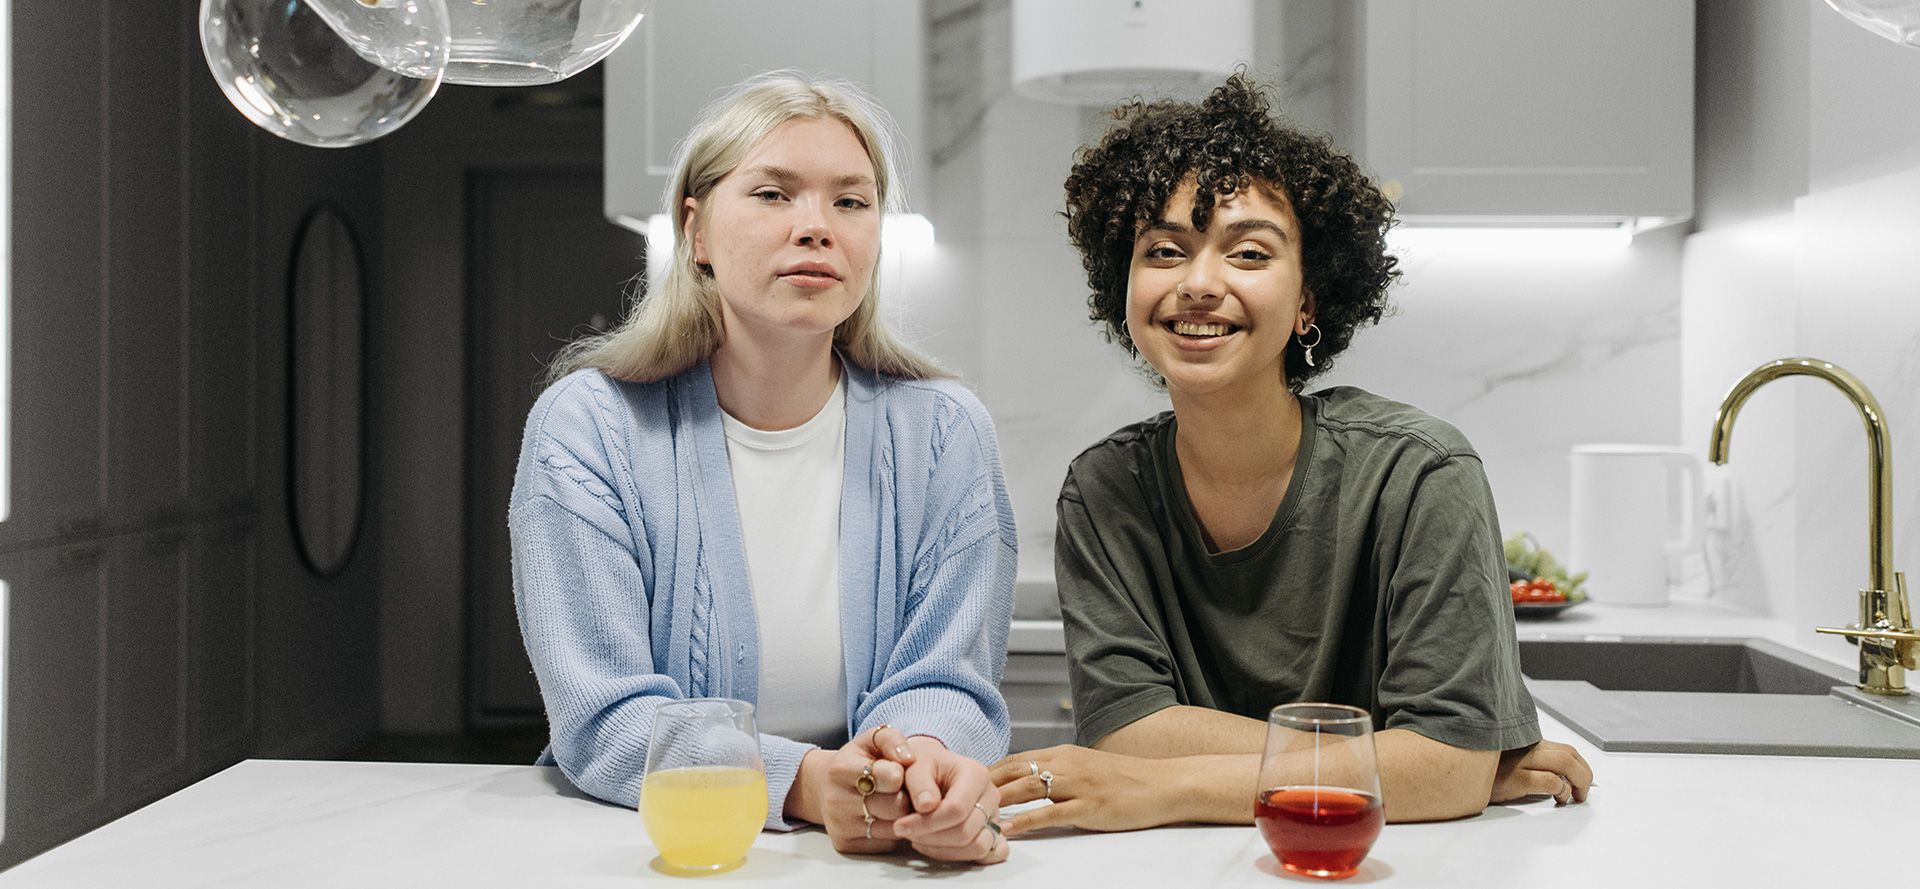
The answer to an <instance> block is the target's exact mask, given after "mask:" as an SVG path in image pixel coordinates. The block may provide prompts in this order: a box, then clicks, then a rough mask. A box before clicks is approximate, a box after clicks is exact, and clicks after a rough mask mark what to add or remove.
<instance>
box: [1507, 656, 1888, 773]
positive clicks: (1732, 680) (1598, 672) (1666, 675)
mask: <svg viewBox="0 0 1920 889" xmlns="http://www.w3.org/2000/svg"><path fill="white" fill-rule="evenodd" d="M1520 671H1521V672H1522V673H1523V674H1525V676H1526V679H1527V688H1528V690H1530V691H1531V692H1532V693H1533V698H1534V702H1535V703H1537V704H1539V706H1540V709H1542V710H1544V711H1546V712H1547V713H1550V714H1552V715H1553V717H1554V718H1555V719H1558V720H1560V722H1562V723H1564V724H1566V726H1567V727H1568V728H1571V729H1573V730H1574V731H1576V732H1578V733H1580V735H1581V736H1582V737H1585V738H1586V739H1587V740H1588V741H1591V742H1593V744H1594V746H1597V747H1599V748H1600V749H1602V750H1606V751H1610V752H1611V751H1621V752H1651V753H1746V754H1771V755H1793V756H1868V757H1892V758H1901V759H1920V701H1916V700H1915V699H1914V697H1913V696H1911V695H1909V696H1907V697H1904V698H1887V697H1881V696H1878V695H1867V694H1864V693H1862V692H1860V691H1858V690H1857V689H1855V688H1854V687H1853V682H1854V676H1853V675H1852V672H1851V671H1849V670H1848V669H1847V668H1845V667H1842V666H1838V665H1836V664H1830V663H1827V662H1826V661H1822V660H1820V659H1819V658H1815V657H1812V656H1811V655H1807V654H1803V653H1801V652H1798V651H1794V650H1793V649H1790V648H1787V647H1786V646H1783V645H1777V644H1775V643H1772V642H1768V641H1766V640H1764V639H1737V638H1735V639H1712V638H1673V637H1651V636H1649V637H1608V638H1605V639H1585V640H1562V639H1529V640H1522V641H1521V642H1520Z"/></svg>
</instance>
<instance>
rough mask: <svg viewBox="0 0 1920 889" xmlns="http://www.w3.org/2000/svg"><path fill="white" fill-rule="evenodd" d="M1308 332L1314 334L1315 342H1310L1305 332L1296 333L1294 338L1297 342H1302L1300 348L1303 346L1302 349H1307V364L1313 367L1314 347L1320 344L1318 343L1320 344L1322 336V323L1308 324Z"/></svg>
mask: <svg viewBox="0 0 1920 889" xmlns="http://www.w3.org/2000/svg"><path fill="white" fill-rule="evenodd" d="M1307 333H1311V334H1313V342H1311V343H1309V342H1307V335H1306V334H1305V333H1296V334H1294V335H1293V338H1294V340H1295V341H1296V342H1298V343H1299V344H1300V348H1302V349H1305V350H1307V355H1306V358H1307V366H1308V367H1313V366H1314V364H1313V347H1314V346H1318V345H1320V338H1321V337H1320V325H1318V324H1308V325H1307Z"/></svg>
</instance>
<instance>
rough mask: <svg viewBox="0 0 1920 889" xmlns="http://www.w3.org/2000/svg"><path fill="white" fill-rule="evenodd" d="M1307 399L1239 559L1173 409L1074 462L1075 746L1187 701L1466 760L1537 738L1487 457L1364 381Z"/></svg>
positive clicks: (1062, 581) (1062, 527)
mask: <svg viewBox="0 0 1920 889" xmlns="http://www.w3.org/2000/svg"><path fill="white" fill-rule="evenodd" d="M1300 401H1301V422H1302V430H1301V436H1300V451H1299V454H1298V457H1297V458H1296V461H1295V464H1294V469H1293V476H1292V481H1291V482H1290V483H1289V485H1288V487H1287V493H1286V496H1285V498H1284V499H1282V501H1281V503H1280V508H1279V509H1278V510H1277V511H1276V512H1275V514H1274V517H1273V521H1272V523H1271V524H1270V525H1269V526H1268V528H1267V530H1266V532H1265V533H1264V534H1262V535H1261V536H1260V538H1259V539H1258V540H1255V541H1254V542H1253V543H1252V544H1249V545H1248V546H1246V547H1243V548H1241V549H1237V550H1233V551H1231V552H1226V553H1220V554H1212V553H1209V552H1208V550H1207V545H1206V543H1205V542H1204V540H1203V538H1202V537H1201V533H1200V528H1199V524H1198V522H1197V521H1196V520H1195V518H1194V514H1193V508H1192V506H1191V505H1190V504H1189V503H1188V501H1187V495H1186V486H1185V483H1184V482H1183V481H1182V480H1181V475H1180V465H1179V461H1178V460H1177V459H1176V458H1175V456H1174V445H1173V442H1174V428H1175V421H1174V417H1173V415H1172V414H1171V413H1165V414H1161V415H1159V416H1157V417H1154V418H1153V419H1150V420H1147V421H1144V422H1141V423H1136V424H1134V425H1132V426H1128V427H1126V428H1124V429H1121V430H1120V431H1118V432H1116V433H1114V434H1113V435H1111V436H1109V437H1108V438H1107V439H1106V440H1105V441H1102V442H1100V443H1099V444H1096V445H1094V446H1093V447H1091V448H1088V449H1087V450H1086V451H1085V452H1084V453H1082V454H1081V455H1080V456H1079V457H1077V458H1075V460H1074V461H1073V464H1072V465H1071V466H1070V467H1069V468H1068V470H1067V479H1066V483H1065V485H1064V486H1063V487H1062V488H1061V491H1060V502H1059V518H1060V521H1059V530H1058V535H1059V537H1058V543H1057V547H1056V553H1055V559H1056V565H1055V567H1056V572H1055V573H1056V575H1057V577H1058V580H1059V587H1060V605H1061V611H1062V613H1063V616H1064V619H1065V623H1066V640H1067V660H1068V663H1069V664H1070V667H1069V676H1070V678H1071V681H1072V688H1073V705H1074V706H1073V711H1074V719H1075V722H1076V723H1077V724H1078V734H1079V740H1080V743H1082V744H1089V745H1090V744H1093V743H1094V742H1096V741H1098V740H1099V739H1101V738H1103V737H1105V736H1106V735H1107V734H1109V733H1110V732H1112V731H1114V730H1115V729H1118V728H1120V727H1122V726H1125V725H1127V724H1128V723H1131V722H1133V721H1134V720H1137V719H1140V718H1141V717H1143V716H1146V715H1148V714H1150V713H1153V712H1155V711H1158V710H1161V709H1163V708H1166V707H1170V706H1173V705H1176V704H1186V705H1192V706H1198V707H1210V708H1213V709H1215V710H1224V711H1226V712H1229V713H1237V714H1239V715H1241V716H1248V717H1252V718H1254V719H1259V720H1262V721H1264V720H1265V719H1266V717H1267V711H1268V710H1270V709H1272V708H1273V707H1274V706H1276V705H1279V704H1285V703H1290V702H1294V701H1331V702H1335V703H1342V704H1350V705H1353V706H1355V707H1359V708H1361V709H1364V710H1367V711H1369V712H1371V713H1372V714H1373V718H1374V725H1375V728H1377V729H1385V728H1406V729H1411V730H1413V731H1415V732H1418V733H1420V734H1421V735H1424V736H1426V737H1428V738H1432V739H1433V740H1436V741H1440V742H1442V743H1445V744H1450V745H1452V746H1455V747H1460V748H1466V749H1474V750H1508V749H1512V748H1516V747H1523V746H1526V745H1528V744H1531V743H1533V742H1535V741H1538V740H1539V739H1540V728H1539V724H1538V721H1537V718H1536V715H1535V712H1534V706H1533V699H1532V698H1531V697H1530V696H1529V695H1528V694H1527V690H1526V687H1525V686H1524V685H1523V684H1522V683H1521V678H1520V655H1519V648H1518V646H1517V644H1516V643H1515V641H1514V631H1513V610H1512V606H1511V604H1510V602H1511V596H1510V595H1509V593H1508V590H1507V572H1506V561H1505V558H1504V557H1503V556H1502V554H1501V547H1500V531H1499V522H1498V520H1497V519H1496V518H1495V516H1494V507H1493V493H1492V491H1491V490H1490V489H1489V488H1488V486H1487V479H1486V473H1485V472H1484V471H1483V469H1482V467H1481V464H1480V458H1479V456H1478V455H1476V454H1475V453H1474V451H1473V448H1472V446H1471V445H1469V444H1468V443H1467V440H1466V438H1465V437H1464V436H1462V435H1461V434H1460V432H1459V431H1458V430H1456V429H1454V428H1453V427H1452V426H1450V425H1448V424H1447V423H1445V422H1442V421H1440V420H1438V419H1435V418H1434V417H1431V416H1429V415H1427V414H1425V413H1422V412H1421V411H1419V410H1417V409H1415V408H1412V407H1408V406H1407V405H1404V404H1399V403H1397V402H1393V401H1389V400H1387V399H1384V398H1381V397H1379V396H1377V395H1373V394H1371V393H1368V392H1364V391H1362V390H1359V389H1354V388H1347V387H1338V388H1332V389H1327V390H1324V391H1321V392H1316V393H1313V394H1310V395H1303V396H1301V399H1300Z"/></svg>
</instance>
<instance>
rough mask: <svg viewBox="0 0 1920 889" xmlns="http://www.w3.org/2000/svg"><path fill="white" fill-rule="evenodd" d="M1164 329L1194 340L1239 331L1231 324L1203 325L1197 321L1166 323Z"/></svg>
mask: <svg viewBox="0 0 1920 889" xmlns="http://www.w3.org/2000/svg"><path fill="white" fill-rule="evenodd" d="M1166 328H1167V330H1168V331H1170V332H1172V333H1173V334H1174V335H1175V336H1185V337H1194V338H1196V339H1212V338H1214V337H1222V336H1226V335H1227V334H1230V333H1234V332H1237V331H1239V329H1240V328H1239V327H1236V326H1234V325H1232V324H1217V323H1206V324H1203V323H1200V322H1197V321H1168V322H1167V323H1166Z"/></svg>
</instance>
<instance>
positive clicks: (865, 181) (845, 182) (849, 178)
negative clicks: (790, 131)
mask: <svg viewBox="0 0 1920 889" xmlns="http://www.w3.org/2000/svg"><path fill="white" fill-rule="evenodd" d="M741 174H742V175H744V176H756V177H757V176H765V177H767V178H768V179H773V180H775V181H778V182H799V181H800V180H802V179H804V178H806V177H804V176H801V175H800V171H799V170H795V169H793V168H791V167H782V166H776V165H774V164H762V165H760V166H757V167H752V168H750V169H746V170H742V171H741ZM833 184H834V185H836V186H839V187H841V188H846V187H848V186H854V185H872V184H874V183H873V177H872V176H868V175H867V174H865V173H848V174H847V175H845V176H841V177H840V178H838V179H835V180H834V181H833Z"/></svg>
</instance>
